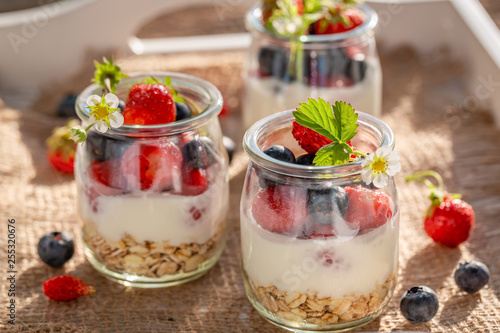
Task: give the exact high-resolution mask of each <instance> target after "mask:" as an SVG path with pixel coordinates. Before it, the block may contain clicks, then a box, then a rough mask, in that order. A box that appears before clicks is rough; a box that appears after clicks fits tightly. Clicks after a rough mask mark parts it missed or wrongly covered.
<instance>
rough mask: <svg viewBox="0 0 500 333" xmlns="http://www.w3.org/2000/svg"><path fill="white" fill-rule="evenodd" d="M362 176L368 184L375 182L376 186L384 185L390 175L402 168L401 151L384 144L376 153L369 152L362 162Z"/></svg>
mask: <svg viewBox="0 0 500 333" xmlns="http://www.w3.org/2000/svg"><path fill="white" fill-rule="evenodd" d="M361 166H362V167H363V169H361V178H363V181H364V182H365V183H366V184H370V183H372V182H373V185H375V186H376V187H378V188H380V187H384V186H386V185H387V182H388V181H389V177H392V176H394V175H395V174H396V173H398V172H399V171H400V170H401V163H399V153H398V152H396V151H393V150H392V148H391V147H388V146H384V147H380V148H379V149H377V151H376V152H375V153H372V154H369V155H368V156H367V157H366V158H365V159H364V160H363V162H362V163H361Z"/></svg>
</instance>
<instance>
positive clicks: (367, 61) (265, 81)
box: [243, 4, 382, 128]
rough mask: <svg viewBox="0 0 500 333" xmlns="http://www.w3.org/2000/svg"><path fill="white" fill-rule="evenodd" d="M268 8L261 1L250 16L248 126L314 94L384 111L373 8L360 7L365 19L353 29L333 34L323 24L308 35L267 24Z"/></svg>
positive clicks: (246, 72)
mask: <svg viewBox="0 0 500 333" xmlns="http://www.w3.org/2000/svg"><path fill="white" fill-rule="evenodd" d="M263 8H264V9H265V7H262V6H261V5H260V4H257V5H255V6H254V7H252V9H251V10H250V11H249V12H248V13H247V15H246V27H247V29H248V30H249V31H250V33H251V35H252V43H251V46H250V49H249V50H248V54H247V58H246V64H245V69H244V84H245V90H244V100H243V122H244V126H245V128H249V127H250V126H251V125H252V124H253V123H254V122H256V121H257V120H259V119H261V118H263V117H265V116H267V115H270V114H273V113H275V112H279V111H282V110H287V109H291V108H294V107H296V106H297V105H299V103H300V102H305V101H307V98H309V97H312V98H317V97H321V98H323V99H325V100H326V101H332V102H333V101H338V100H341V101H345V102H347V103H350V104H351V105H352V106H353V107H354V109H356V110H359V111H363V112H366V113H369V114H373V115H375V116H379V115H380V113H381V106H382V71H381V66H380V61H379V58H378V54H377V48H376V45H375V38H374V29H375V27H376V26H377V22H378V17H377V14H376V12H375V11H374V10H373V9H372V8H370V7H369V6H367V5H359V6H358V7H357V10H356V12H357V14H356V15H358V14H359V15H358V16H359V18H360V19H362V23H361V22H359V23H361V24H360V25H358V26H356V27H354V28H352V29H351V30H348V31H342V32H335V33H328V32H329V30H328V29H329V28H328V27H324V26H323V25H322V24H319V23H317V24H312V25H311V27H310V28H309V30H308V34H304V35H300V36H297V37H289V38H285V37H283V36H280V35H277V34H275V33H273V32H271V31H270V30H269V29H268V28H267V26H266V25H265V24H264V23H263V20H264V18H263V17H264V16H267V15H268V14H265V13H263ZM322 29H324V31H323V32H322V34H319V31H321V30H322ZM341 30H344V29H341Z"/></svg>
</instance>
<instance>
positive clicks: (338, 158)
mask: <svg viewBox="0 0 500 333" xmlns="http://www.w3.org/2000/svg"><path fill="white" fill-rule="evenodd" d="M351 152H352V149H351V147H349V145H348V144H345V143H338V142H333V143H330V144H329V145H326V146H324V147H322V148H321V149H320V150H318V152H317V153H316V157H315V158H314V161H313V163H314V165H316V166H328V165H338V164H345V163H348V162H349V157H350V155H351Z"/></svg>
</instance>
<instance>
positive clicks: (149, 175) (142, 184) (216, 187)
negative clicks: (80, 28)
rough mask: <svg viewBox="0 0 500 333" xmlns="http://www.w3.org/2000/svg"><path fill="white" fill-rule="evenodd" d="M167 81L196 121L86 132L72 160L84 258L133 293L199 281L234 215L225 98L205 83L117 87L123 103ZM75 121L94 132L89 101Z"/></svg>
mask: <svg viewBox="0 0 500 333" xmlns="http://www.w3.org/2000/svg"><path fill="white" fill-rule="evenodd" d="M167 76H168V77H170V78H171V80H172V87H173V88H175V89H176V90H177V92H178V94H179V95H181V96H184V97H188V98H189V100H191V101H192V102H191V103H186V104H185V105H186V106H188V107H189V108H190V109H191V111H192V112H193V113H194V115H193V116H192V117H190V118H187V119H183V120H179V121H175V122H172V123H168V124H159V125H123V126H122V127H120V128H113V129H109V130H108V131H107V132H106V133H101V132H98V131H95V130H93V129H92V130H90V131H89V133H88V136H87V139H86V141H85V142H84V143H83V144H82V145H79V146H78V150H77V154H76V161H75V178H76V182H77V195H78V210H79V217H80V219H81V221H82V223H83V241H84V248H85V255H86V257H87V259H88V260H89V262H90V263H91V264H92V265H93V266H94V267H95V268H96V269H97V270H98V271H100V272H101V273H103V274H104V275H105V276H106V277H108V278H110V279H112V280H115V281H118V282H120V283H123V284H125V285H131V286H136V287H145V288H150V287H164V286H170V285H176V284H180V283H183V282H187V281H190V280H193V279H195V278H198V277H200V276H201V275H203V274H204V273H206V272H207V271H208V269H210V268H211V267H212V266H213V265H214V264H215V263H216V262H217V260H218V258H219V257H220V254H221V252H222V250H223V247H224V241H225V233H226V232H225V230H226V217H227V212H228V177H227V167H228V158H227V152H226V150H225V148H224V146H223V144H222V132H221V128H220V125H219V121H218V117H217V116H218V114H219V112H220V111H221V109H222V97H221V94H220V92H219V91H218V90H217V88H215V87H214V86H213V85H212V84H210V83H208V82H206V81H204V80H201V79H199V78H196V77H193V76H189V75H183V74H177V73H165V72H152V73H143V74H137V75H131V76H129V77H128V78H126V79H123V80H122V81H121V82H120V84H119V85H118V86H117V92H116V94H117V96H118V97H119V98H120V99H121V100H122V101H124V100H126V97H127V95H128V92H129V90H130V88H131V87H132V86H133V85H134V84H136V83H139V82H143V81H144V80H145V78H147V77H154V78H156V79H158V80H160V81H161V82H163V80H164V78H165V77H167ZM93 94H97V95H101V94H102V88H100V87H98V86H96V85H91V86H89V87H88V88H86V89H85V90H84V91H83V92H82V93H81V94H80V95H79V97H78V99H77V103H76V108H77V114H78V116H79V117H80V119H81V120H82V127H86V126H88V121H89V110H88V108H87V105H86V100H87V97H88V96H90V95H93Z"/></svg>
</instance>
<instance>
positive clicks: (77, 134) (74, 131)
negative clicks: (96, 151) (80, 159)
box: [69, 127, 87, 143]
mask: <svg viewBox="0 0 500 333" xmlns="http://www.w3.org/2000/svg"><path fill="white" fill-rule="evenodd" d="M69 138H70V140H73V141H75V142H76V143H78V142H83V141H85V139H86V138H87V133H86V132H85V131H84V130H83V129H81V128H80V127H72V128H71V129H70V130H69Z"/></svg>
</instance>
